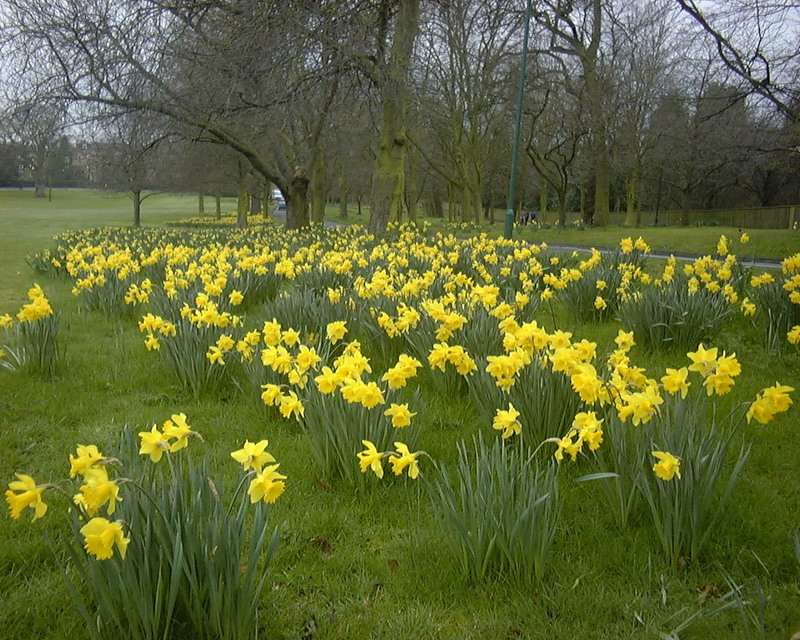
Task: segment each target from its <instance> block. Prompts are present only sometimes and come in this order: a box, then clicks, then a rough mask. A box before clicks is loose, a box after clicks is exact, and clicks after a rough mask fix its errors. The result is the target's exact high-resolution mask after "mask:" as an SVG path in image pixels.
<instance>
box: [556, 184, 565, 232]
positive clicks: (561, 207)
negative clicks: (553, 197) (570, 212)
mask: <svg viewBox="0 0 800 640" xmlns="http://www.w3.org/2000/svg"><path fill="white" fill-rule="evenodd" d="M557 224H558V226H559V227H561V228H562V229H563V228H564V227H566V226H567V190H566V189H559V191H558V222H557Z"/></svg>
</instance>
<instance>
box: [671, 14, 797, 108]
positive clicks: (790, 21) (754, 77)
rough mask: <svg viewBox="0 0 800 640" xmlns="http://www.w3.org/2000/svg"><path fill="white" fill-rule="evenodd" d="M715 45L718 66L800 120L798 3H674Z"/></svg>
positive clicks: (755, 92)
mask: <svg viewBox="0 0 800 640" xmlns="http://www.w3.org/2000/svg"><path fill="white" fill-rule="evenodd" d="M675 2H676V3H677V4H678V6H680V8H681V9H682V10H683V11H684V12H686V14H687V15H689V16H691V18H692V19H693V20H694V21H695V23H696V24H697V25H698V26H699V27H700V28H701V29H702V30H703V32H704V33H705V34H706V35H707V36H708V37H709V38H710V39H711V41H712V43H713V45H714V47H715V49H716V52H717V55H718V57H719V60H721V61H722V63H723V64H724V65H725V66H726V67H727V68H728V69H729V70H730V71H731V72H732V73H733V74H734V75H735V76H736V77H737V78H738V79H739V80H740V81H741V82H742V83H743V85H744V87H745V89H744V91H746V92H747V93H753V94H756V95H758V96H761V97H763V98H765V99H766V100H767V101H769V102H770V103H772V104H773V105H774V106H775V107H776V108H777V109H778V110H779V111H780V112H781V113H783V114H784V115H785V116H787V117H788V118H790V119H792V120H798V119H800V84H799V83H798V72H800V65H799V64H798V63H800V45H798V41H797V37H796V31H797V28H798V26H800V3H798V2H790V1H787V0H783V1H780V0H779V1H775V0H748V1H747V2H743V1H738V0H726V1H723V2H715V3H711V4H708V5H706V6H705V7H702V6H701V5H700V3H699V2H697V1H696V0H675Z"/></svg>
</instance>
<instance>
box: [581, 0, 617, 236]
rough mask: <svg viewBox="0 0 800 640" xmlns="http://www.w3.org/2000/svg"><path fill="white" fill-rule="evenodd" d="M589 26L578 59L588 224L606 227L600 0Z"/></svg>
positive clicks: (606, 163) (606, 165)
mask: <svg viewBox="0 0 800 640" xmlns="http://www.w3.org/2000/svg"><path fill="white" fill-rule="evenodd" d="M592 9H593V18H594V19H593V23H592V39H591V42H590V44H589V47H588V48H587V49H586V51H585V53H584V55H583V56H582V60H581V62H582V63H583V71H584V76H585V78H586V90H587V94H588V103H589V120H590V122H591V126H592V137H591V147H592V156H593V158H592V160H593V162H594V184H593V191H594V194H593V198H592V199H593V206H592V215H591V222H592V223H593V224H595V225H598V226H603V225H606V224H608V221H609V211H608V201H609V192H610V189H611V175H610V174H611V172H610V169H609V164H610V161H609V158H608V145H607V131H606V124H605V117H604V114H603V94H604V90H603V89H604V87H603V84H602V79H601V78H600V74H599V73H598V71H597V57H598V52H599V47H600V37H601V33H602V29H601V26H602V16H603V12H602V0H592Z"/></svg>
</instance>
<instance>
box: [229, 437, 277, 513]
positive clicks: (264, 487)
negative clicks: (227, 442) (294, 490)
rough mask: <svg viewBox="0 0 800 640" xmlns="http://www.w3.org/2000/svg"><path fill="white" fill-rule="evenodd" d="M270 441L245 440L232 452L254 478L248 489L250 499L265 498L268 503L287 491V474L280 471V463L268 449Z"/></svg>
mask: <svg viewBox="0 0 800 640" xmlns="http://www.w3.org/2000/svg"><path fill="white" fill-rule="evenodd" d="M268 446H269V441H267V440H260V441H259V442H250V441H249V440H245V443H244V446H242V448H241V449H238V450H237V451H234V452H232V453H231V458H233V459H234V460H236V462H238V463H239V464H241V465H242V469H244V470H245V471H248V472H250V475H252V480H251V481H250V487H249V489H248V491H247V492H248V495H249V496H250V501H251V502H253V503H255V502H258V501H259V500H263V501H264V502H266V503H269V504H272V503H274V502H275V501H276V500H277V499H278V498H279V497H280V496H281V495H282V494H283V492H284V491H285V489H286V483H285V482H284V480H286V476H284V475H282V474H280V473H278V471H277V470H278V467H280V465H279V464H277V463H276V464H270V463H274V462H275V458H274V457H273V455H272V454H271V453H269V452H268V451H267V447H268Z"/></svg>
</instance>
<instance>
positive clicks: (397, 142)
mask: <svg viewBox="0 0 800 640" xmlns="http://www.w3.org/2000/svg"><path fill="white" fill-rule="evenodd" d="M395 11H396V17H395V24H394V30H393V34H394V35H393V38H392V43H391V48H390V51H389V52H388V53H389V55H388V58H387V56H386V39H387V37H388V34H389V32H390V31H391V30H390V29H389V21H390V18H391V15H392V13H393V12H395ZM418 27H419V0H394V1H391V0H384V1H383V2H382V4H381V19H380V26H379V36H380V37H379V50H378V57H377V65H376V66H377V73H378V77H379V80H380V88H381V98H382V102H383V105H382V109H383V119H382V125H381V136H380V144H379V147H378V154H377V163H376V166H375V172H374V173H373V176H372V212H371V214H370V218H369V226H368V228H369V231H370V233H373V234H375V235H380V234H382V233H383V232H384V231H385V230H386V226H387V224H388V222H389V220H391V219H395V218H397V217H398V216H399V214H400V212H401V210H402V209H401V208H402V206H403V199H404V197H405V177H406V176H405V160H406V145H407V144H408V136H407V134H406V116H407V113H408V72H409V67H410V62H411V53H412V51H413V48H414V40H415V38H416V36H417V29H418Z"/></svg>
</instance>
